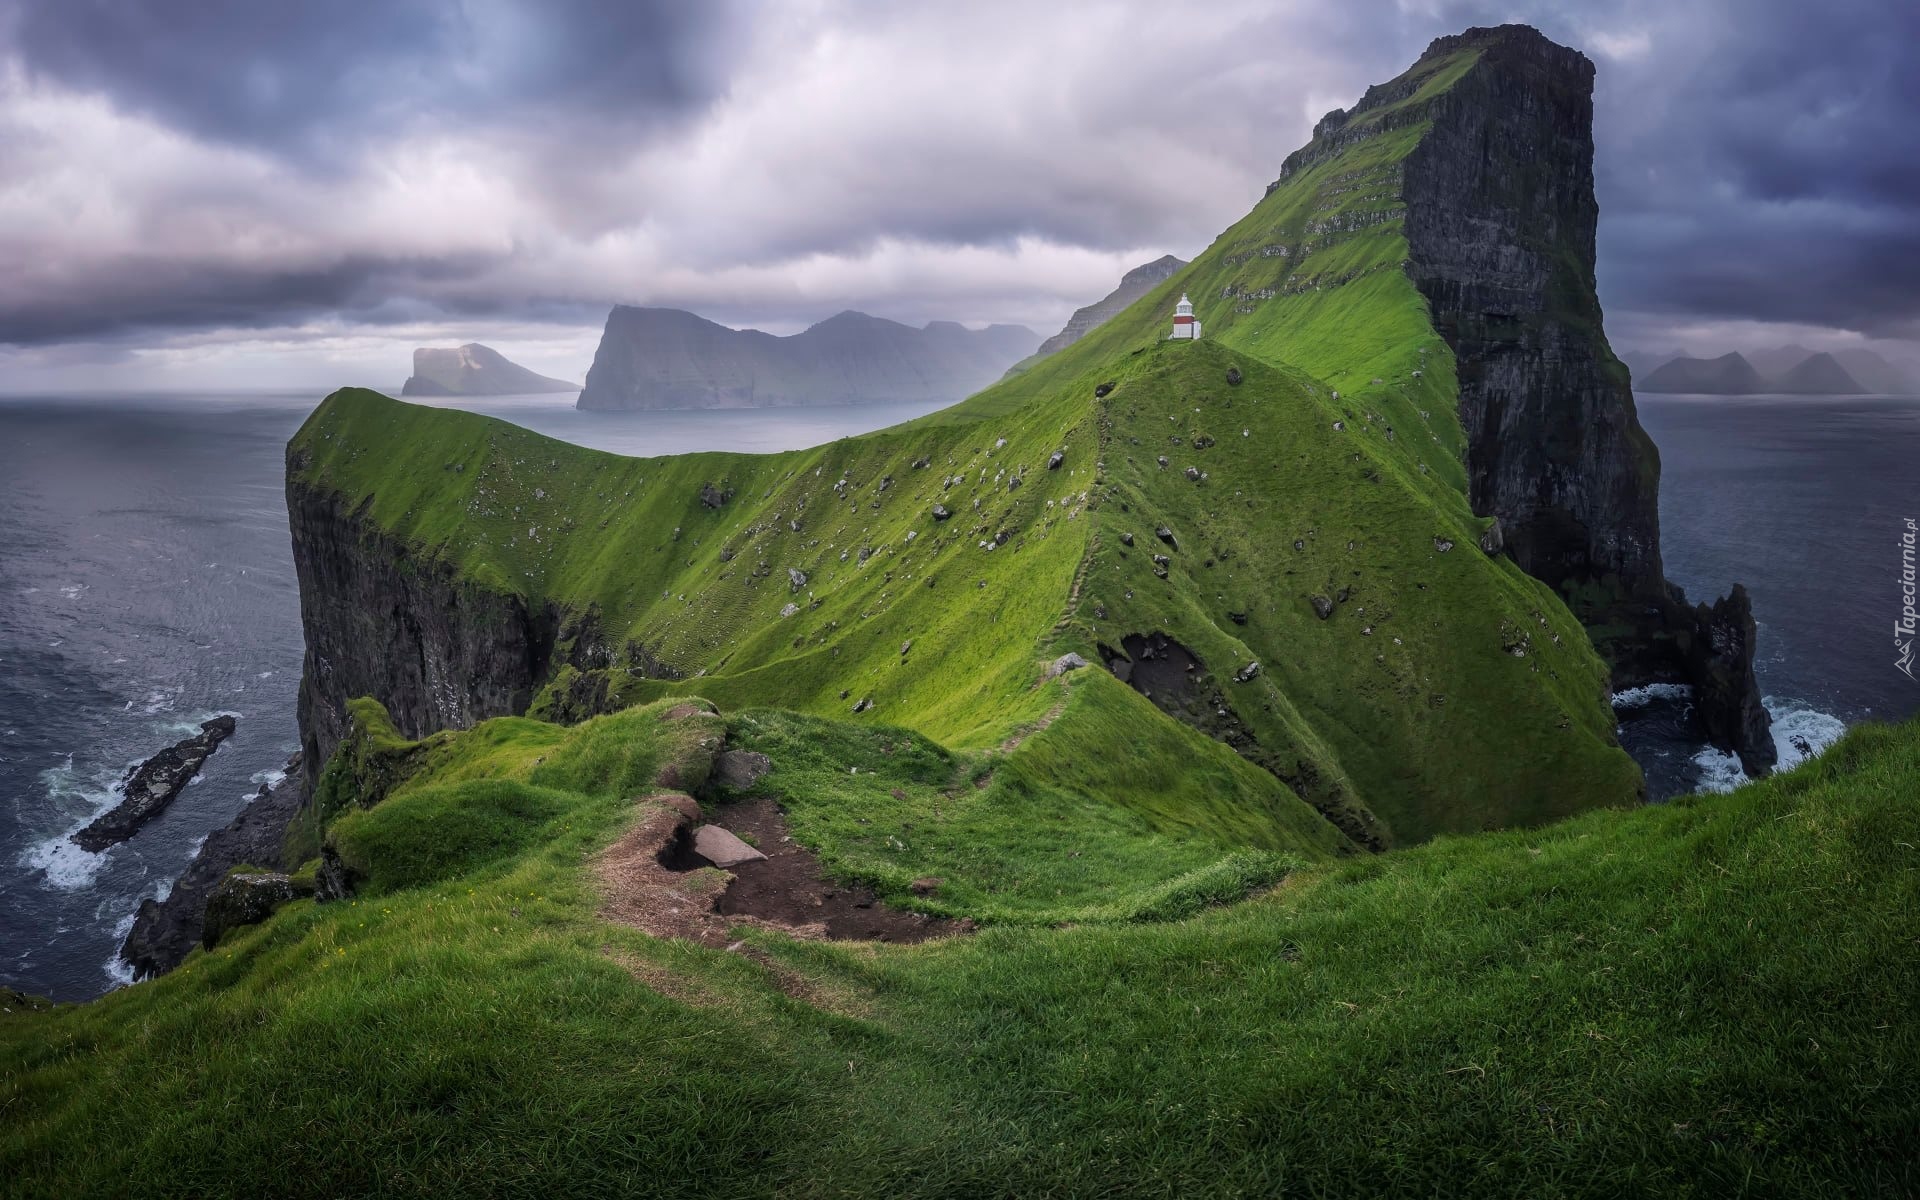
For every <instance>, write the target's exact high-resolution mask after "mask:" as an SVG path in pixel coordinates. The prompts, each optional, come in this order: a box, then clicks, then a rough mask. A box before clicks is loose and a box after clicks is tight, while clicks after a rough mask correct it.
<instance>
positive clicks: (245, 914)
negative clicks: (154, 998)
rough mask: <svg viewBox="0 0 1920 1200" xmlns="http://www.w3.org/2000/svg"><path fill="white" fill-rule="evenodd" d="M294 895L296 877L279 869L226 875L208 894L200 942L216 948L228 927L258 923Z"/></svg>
mask: <svg viewBox="0 0 1920 1200" xmlns="http://www.w3.org/2000/svg"><path fill="white" fill-rule="evenodd" d="M293 897H294V887H293V880H292V879H291V878H289V877H288V876H286V875H283V874H281V873H280V872H278V871H271V872H262V873H260V874H233V875H229V876H227V877H226V878H225V879H222V880H221V881H220V884H219V886H217V887H215V888H214V889H213V894H212V895H210V896H208V897H207V912H206V916H205V917H204V918H203V919H202V921H201V925H200V944H201V945H202V946H205V947H206V948H207V949H209V950H211V949H213V948H214V947H215V946H217V945H219V944H220V938H221V935H223V934H225V933H226V932H227V931H228V930H230V929H238V928H239V927H240V926H242V925H257V924H259V923H260V922H262V921H264V920H266V919H267V918H268V917H270V916H272V915H273V912H274V910H275V909H277V908H279V907H280V906H281V905H282V904H285V903H286V902H287V901H289V900H291V899H293Z"/></svg>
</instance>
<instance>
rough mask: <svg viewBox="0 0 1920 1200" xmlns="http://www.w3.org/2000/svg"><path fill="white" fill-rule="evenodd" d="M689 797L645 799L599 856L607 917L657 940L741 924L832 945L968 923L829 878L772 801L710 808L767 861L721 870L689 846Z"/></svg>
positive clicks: (931, 932) (716, 932)
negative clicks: (892, 903)
mask: <svg viewBox="0 0 1920 1200" xmlns="http://www.w3.org/2000/svg"><path fill="white" fill-rule="evenodd" d="M688 810H692V811H698V810H697V809H693V806H692V805H691V802H690V801H688V800H687V798H686V797H684V796H671V797H656V798H654V799H652V800H650V801H648V802H646V811H645V813H644V815H643V816H642V817H641V819H640V821H639V822H638V823H637V824H635V826H634V827H633V829H631V830H629V831H628V832H627V834H626V835H625V836H623V837H622V838H621V839H620V840H619V841H617V842H615V843H614V844H613V845H612V846H610V847H608V848H607V850H606V851H605V852H603V853H602V854H601V855H600V857H599V858H598V859H597V860H596V861H595V869H596V870H597V872H598V874H599V876H600V880H601V884H602V887H603V890H604V892H605V895H606V902H605V904H604V906H603V907H602V909H601V914H602V915H603V916H605V917H606V918H607V919H608V920H612V921H619V922H621V923H622V924H626V925H633V926H635V927H637V928H639V929H643V930H645V931H646V932H648V933H650V934H652V935H653V936H655V937H668V938H683V939H685V940H688V941H695V942H699V943H701V944H703V945H707V946H715V947H720V946H726V945H728V944H729V943H730V935H729V931H730V930H731V929H732V928H733V927H735V926H739V925H752V926H757V927H759V928H763V929H774V930H778V931H780V932H782V933H786V934H788V935H789V936H792V937H798V938H810V939H823V938H824V939H833V940H836V941H867V942H893V943H907V942H923V941H926V940H927V939H929V938H935V937H944V936H947V935H949V934H955V933H967V932H971V931H972V929H973V923H972V922H971V921H966V920H961V921H955V920H951V919H949V918H945V917H931V916H928V915H926V914H925V913H916V912H907V911H903V910H901V909H895V908H889V907H887V906H886V905H884V904H882V903H880V901H879V899H878V898H877V897H875V895H874V894H873V892H872V891H871V890H869V889H867V888H863V887H849V886H847V885H845V884H841V883H837V882H835V881H833V880H832V879H829V878H828V877H827V875H826V873H825V872H824V871H823V870H822V869H821V867H820V862H819V860H818V859H817V858H815V857H814V855H813V853H812V852H811V851H809V850H808V849H806V848H805V847H804V846H801V845H799V844H797V843H796V842H794V841H793V840H792V838H791V837H790V836H789V834H788V832H787V823H786V818H784V817H783V816H781V814H780V809H779V806H778V805H776V804H775V803H774V802H773V801H771V800H766V799H754V800H745V801H742V802H740V803H737V804H728V805H723V806H721V807H719V808H717V809H715V810H714V811H713V812H712V813H710V814H708V815H707V816H706V818H705V822H706V823H711V824H714V825H718V826H720V827H721V828H723V829H726V830H728V831H729V832H731V833H733V834H735V835H736V836H738V837H740V838H742V839H743V840H744V841H746V842H748V843H749V844H750V845H753V846H755V847H756V848H757V849H758V850H759V851H760V852H761V853H762V854H765V855H766V856H767V857H766V858H765V859H762V860H758V861H754V862H746V863H741V864H739V865H738V866H736V867H734V868H732V869H731V870H730V871H722V870H720V869H719V868H718V867H714V866H711V865H709V864H708V863H706V861H705V860H704V859H701V858H700V857H699V856H698V855H697V854H695V853H694V852H693V850H692V841H693V839H692V837H691V831H692V830H693V829H695V828H697V827H698V826H699V824H701V823H702V822H700V821H698V820H695V819H693V818H691V817H690V816H689V815H688Z"/></svg>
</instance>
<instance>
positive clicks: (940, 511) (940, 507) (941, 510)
mask: <svg viewBox="0 0 1920 1200" xmlns="http://www.w3.org/2000/svg"><path fill="white" fill-rule="evenodd" d="M952 515H953V514H952V513H951V512H949V511H947V506H946V505H944V504H936V505H934V506H933V519H934V520H936V521H944V520H946V519H947V518H948V517H951V516H952Z"/></svg>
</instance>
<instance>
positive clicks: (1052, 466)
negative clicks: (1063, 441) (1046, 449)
mask: <svg viewBox="0 0 1920 1200" xmlns="http://www.w3.org/2000/svg"><path fill="white" fill-rule="evenodd" d="M1065 461H1067V452H1066V451H1065V450H1055V451H1054V452H1053V453H1052V454H1049V455H1048V456H1047V470H1049V471H1058V470H1059V469H1060V464H1061V463H1063V462H1065Z"/></svg>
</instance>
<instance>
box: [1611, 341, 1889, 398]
mask: <svg viewBox="0 0 1920 1200" xmlns="http://www.w3.org/2000/svg"><path fill="white" fill-rule="evenodd" d="M1641 361H1645V360H1644V359H1642V360H1641ZM1634 387H1635V388H1637V389H1638V390H1640V391H1643V392H1700V393H1706V394H1710V395H1718V396H1744V395H1752V394H1755V393H1761V394H1764V393H1769V392H1772V393H1780V394H1783V395H1795V396H1849V395H1860V394H1865V393H1872V394H1876V395H1912V394H1914V393H1916V392H1920V386H1917V385H1916V384H1915V383H1914V381H1913V380H1912V379H1911V378H1910V377H1909V376H1908V375H1907V374H1906V373H1905V372H1903V371H1902V370H1901V369H1900V368H1899V367H1896V366H1894V365H1893V364H1892V363H1890V362H1888V361H1887V360H1886V359H1884V358H1882V357H1880V356H1879V355H1878V354H1875V353H1874V352H1873V351H1871V350H1859V349H1854V350H1835V351H1832V352H1831V353H1827V352H1815V351H1812V350H1809V349H1807V348H1806V347H1805V346H1801V345H1794V344H1789V345H1785V346H1775V347H1773V348H1771V349H1763V350H1753V351H1749V352H1747V353H1746V354H1745V355H1740V354H1728V355H1725V356H1723V357H1721V358H1715V359H1698V358H1690V357H1688V356H1687V355H1684V354H1683V355H1680V356H1678V357H1677V358H1675V359H1674V360H1673V361H1671V362H1668V363H1666V364H1665V365H1663V366H1661V367H1659V368H1658V369H1656V370H1652V371H1645V372H1643V371H1642V370H1641V369H1640V368H1639V367H1638V366H1635V367H1634Z"/></svg>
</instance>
